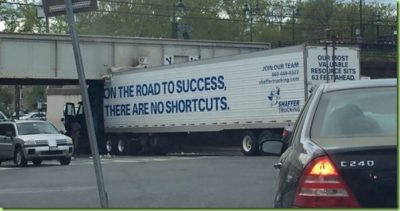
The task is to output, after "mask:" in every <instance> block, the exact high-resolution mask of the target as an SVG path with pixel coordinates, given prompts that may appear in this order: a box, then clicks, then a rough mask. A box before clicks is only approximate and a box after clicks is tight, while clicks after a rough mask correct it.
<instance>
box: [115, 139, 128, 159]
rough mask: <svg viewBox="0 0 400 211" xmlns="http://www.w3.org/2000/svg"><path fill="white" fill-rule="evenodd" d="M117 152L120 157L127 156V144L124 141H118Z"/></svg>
mask: <svg viewBox="0 0 400 211" xmlns="http://www.w3.org/2000/svg"><path fill="white" fill-rule="evenodd" d="M117 150H118V154H119V155H125V154H126V152H127V143H126V141H125V140H124V139H118V142H117Z"/></svg>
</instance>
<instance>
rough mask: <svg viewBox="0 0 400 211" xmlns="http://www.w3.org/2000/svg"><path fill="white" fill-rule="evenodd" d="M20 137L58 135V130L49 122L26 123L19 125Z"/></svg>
mask: <svg viewBox="0 0 400 211" xmlns="http://www.w3.org/2000/svg"><path fill="white" fill-rule="evenodd" d="M17 128H18V134H19V135H32V134H58V133H59V132H58V130H57V129H56V128H55V127H54V126H53V125H52V124H50V123H49V122H24V123H18V124H17Z"/></svg>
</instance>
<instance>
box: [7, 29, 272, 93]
mask: <svg viewBox="0 0 400 211" xmlns="http://www.w3.org/2000/svg"><path fill="white" fill-rule="evenodd" d="M80 41H81V51H82V57H83V63H84V68H85V74H86V78H87V79H88V80H101V79H102V76H104V75H106V74H109V73H110V71H111V69H112V68H113V67H126V66H131V67H132V66H137V65H141V66H143V65H145V66H160V65H165V64H169V63H182V62H187V61H191V60H198V59H207V58H214V57H220V56H228V55H234V54H241V53H247V52H253V51H258V50H265V49H270V48H271V45H270V44H269V43H239V42H225V41H196V40H175V39H161V38H160V39H156V38H138V37H110V36H90V35H82V36H80ZM76 79H77V74H76V67H75V61H74V56H73V51H72V44H71V40H70V37H69V35H61V34H22V33H0V84H2V85H5V84H7V85H14V84H26V85H35V84H47V85H51V84H59V85H66V84H77V80H76Z"/></svg>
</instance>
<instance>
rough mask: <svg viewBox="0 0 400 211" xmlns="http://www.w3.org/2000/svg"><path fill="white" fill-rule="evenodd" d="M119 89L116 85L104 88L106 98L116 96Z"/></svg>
mask: <svg viewBox="0 0 400 211" xmlns="http://www.w3.org/2000/svg"><path fill="white" fill-rule="evenodd" d="M116 96H117V89H116V87H111V88H104V95H103V97H104V99H110V98H116Z"/></svg>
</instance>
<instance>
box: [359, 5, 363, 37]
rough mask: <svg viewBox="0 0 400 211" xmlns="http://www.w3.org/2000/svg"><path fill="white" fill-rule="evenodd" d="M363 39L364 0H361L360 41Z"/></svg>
mask: <svg viewBox="0 0 400 211" xmlns="http://www.w3.org/2000/svg"><path fill="white" fill-rule="evenodd" d="M362 37H363V26H362V0H360V40H361V39H362Z"/></svg>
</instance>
